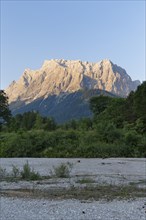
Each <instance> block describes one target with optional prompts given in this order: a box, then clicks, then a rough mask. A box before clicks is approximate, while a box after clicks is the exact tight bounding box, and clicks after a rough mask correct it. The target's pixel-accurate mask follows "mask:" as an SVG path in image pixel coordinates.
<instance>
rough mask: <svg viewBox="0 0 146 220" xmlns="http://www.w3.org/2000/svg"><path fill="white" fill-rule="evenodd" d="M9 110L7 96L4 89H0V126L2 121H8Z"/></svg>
mask: <svg viewBox="0 0 146 220" xmlns="http://www.w3.org/2000/svg"><path fill="white" fill-rule="evenodd" d="M10 117H11V111H10V110H9V105H8V97H7V95H6V93H5V92H4V90H0V127H1V125H2V124H3V123H6V122H8V121H9V119H10Z"/></svg>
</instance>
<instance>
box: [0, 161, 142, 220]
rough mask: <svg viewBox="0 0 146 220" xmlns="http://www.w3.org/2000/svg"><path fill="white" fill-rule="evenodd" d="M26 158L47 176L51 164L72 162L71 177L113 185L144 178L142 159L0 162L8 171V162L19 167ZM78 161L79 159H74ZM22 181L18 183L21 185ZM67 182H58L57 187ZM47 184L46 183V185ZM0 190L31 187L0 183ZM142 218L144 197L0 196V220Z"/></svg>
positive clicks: (117, 219)
mask: <svg viewBox="0 0 146 220" xmlns="http://www.w3.org/2000/svg"><path fill="white" fill-rule="evenodd" d="M27 160H28V162H29V164H30V166H31V167H33V168H34V169H35V170H36V171H38V172H39V173H40V174H41V175H48V174H49V172H50V169H52V168H53V166H57V165H59V164H60V163H61V162H68V161H69V162H72V163H73V164H74V167H73V170H72V173H71V175H72V178H76V175H77V176H82V175H91V176H92V177H93V176H94V178H97V179H98V181H99V182H100V181H101V182H102V181H103V182H104V181H106V183H110V184H111V183H113V184H121V183H122V184H127V183H129V182H136V183H137V182H138V181H139V180H145V178H146V159H143V158H141V159H139V158H137V159H136V158H125V159H124V158H109V159H82V158H81V159H57V158H56V159H50V158H37V159H36V158H9V159H4V158H2V159H1V160H0V165H1V167H3V168H6V170H7V172H11V170H12V164H13V165H17V166H18V167H19V168H20V169H22V167H23V165H24V164H25V163H26V161H27ZM79 160H80V162H78V161H79ZM21 184H22V185H21ZM64 184H65V185H66V184H68V183H67V182H65V181H63V182H62V181H60V183H59V184H58V185H59V186H60V187H61V186H63V187H64ZM49 185H50V184H49ZM0 186H1V189H17V188H18V189H19V188H25V187H26V188H27V187H28V188H31V187H32V183H30V182H25V181H22V182H19V183H18V184H17V183H6V182H2V183H1V185H0ZM98 219H100V220H146V198H140V199H139V198H136V199H135V200H120V201H117V200H113V201H111V202H107V201H104V200H100V201H92V202H91V201H90V202H89V201H79V200H74V199H70V200H46V199H32V198H16V197H15V198H12V197H3V196H2V197H1V200H0V220H98Z"/></svg>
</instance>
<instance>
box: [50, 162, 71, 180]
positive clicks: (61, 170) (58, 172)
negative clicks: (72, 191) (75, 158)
mask: <svg viewBox="0 0 146 220" xmlns="http://www.w3.org/2000/svg"><path fill="white" fill-rule="evenodd" d="M72 168H73V164H72V163H70V162H67V163H61V164H60V165H58V166H57V167H53V171H52V170H51V175H52V176H55V177H59V178H68V177H70V173H71V170H72Z"/></svg>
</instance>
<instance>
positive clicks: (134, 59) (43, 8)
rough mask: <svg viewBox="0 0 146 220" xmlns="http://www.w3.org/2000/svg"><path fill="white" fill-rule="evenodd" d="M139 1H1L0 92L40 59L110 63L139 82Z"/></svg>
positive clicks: (141, 24)
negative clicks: (107, 60)
mask: <svg viewBox="0 0 146 220" xmlns="http://www.w3.org/2000/svg"><path fill="white" fill-rule="evenodd" d="M145 18H146V17H145V0H137V1H118V0H117V1H34V0H33V1H27V0H25V1H13V0H11V1H8V0H1V89H5V88H6V87H7V86H8V85H9V84H10V83H11V82H12V81H13V80H18V79H19V78H20V76H21V75H22V73H23V71H24V69H26V68H30V69H38V68H40V67H41V65H42V64H43V61H44V60H46V59H61V58H62V59H70V60H72V59H73V60H76V59H80V60H83V61H91V62H97V61H100V60H102V59H110V60H111V61H112V62H113V63H115V64H117V65H119V66H121V67H122V68H124V69H125V70H126V71H127V73H128V74H129V75H130V76H131V78H132V79H133V80H135V79H139V80H141V81H143V80H145V49H146V47H145V41H146V37H145Z"/></svg>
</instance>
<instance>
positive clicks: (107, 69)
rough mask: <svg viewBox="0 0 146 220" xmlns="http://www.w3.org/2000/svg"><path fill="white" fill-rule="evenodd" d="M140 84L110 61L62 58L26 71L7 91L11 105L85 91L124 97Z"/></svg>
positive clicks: (47, 61)
mask: <svg viewBox="0 0 146 220" xmlns="http://www.w3.org/2000/svg"><path fill="white" fill-rule="evenodd" d="M139 84H140V82H139V81H132V79H131V78H130V76H129V75H128V74H127V73H126V71H125V70H124V69H123V68H121V67H119V66H117V65H115V64H113V63H112V62H111V61H110V60H102V61H100V62H97V63H91V62H82V61H80V60H63V59H60V60H46V61H44V64H43V65H42V67H41V68H40V69H39V70H30V69H26V70H25V71H24V73H23V74H22V76H21V77H20V79H19V80H18V81H17V82H15V81H13V82H12V83H11V85H10V86H9V87H8V88H7V89H6V90H5V91H6V93H7V95H8V97H9V102H10V103H11V102H15V101H18V100H19V101H20V100H21V101H24V102H25V103H30V102H32V101H34V100H37V99H39V98H44V99H45V98H47V97H48V96H49V95H59V94H60V93H62V92H65V93H73V92H75V91H78V90H82V89H86V90H87V89H100V90H106V91H108V92H111V93H113V94H116V95H118V96H122V97H124V96H127V95H128V94H129V93H130V91H132V90H133V91H134V90H136V88H137V86H138V85H139Z"/></svg>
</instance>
